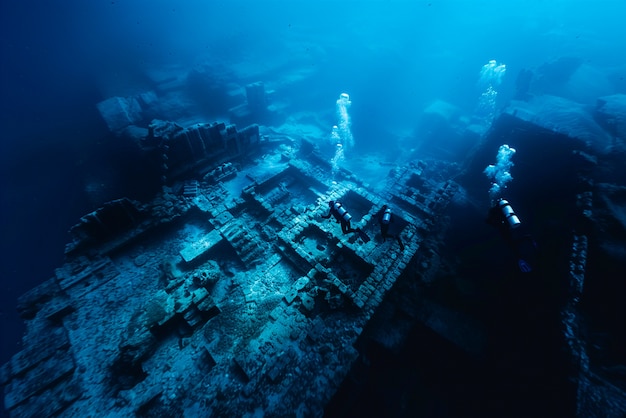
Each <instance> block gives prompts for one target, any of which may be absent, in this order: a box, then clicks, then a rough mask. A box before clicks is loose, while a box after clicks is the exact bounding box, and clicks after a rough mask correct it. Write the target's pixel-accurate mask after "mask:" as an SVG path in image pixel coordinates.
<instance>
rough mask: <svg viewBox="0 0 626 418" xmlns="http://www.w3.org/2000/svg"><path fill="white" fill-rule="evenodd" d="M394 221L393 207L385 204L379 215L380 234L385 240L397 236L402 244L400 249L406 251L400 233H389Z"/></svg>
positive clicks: (397, 239)
mask: <svg viewBox="0 0 626 418" xmlns="http://www.w3.org/2000/svg"><path fill="white" fill-rule="evenodd" d="M392 222H393V218H392V217H391V209H390V208H389V207H388V206H387V205H383V207H382V209H381V211H380V216H379V217H378V223H379V224H380V235H381V236H382V237H383V242H385V241H386V240H387V238H395V239H396V241H398V244H399V245H400V249H401V250H402V251H404V244H403V243H402V240H401V239H400V234H398V235H392V234H390V233H389V226H390V225H391V223H392Z"/></svg>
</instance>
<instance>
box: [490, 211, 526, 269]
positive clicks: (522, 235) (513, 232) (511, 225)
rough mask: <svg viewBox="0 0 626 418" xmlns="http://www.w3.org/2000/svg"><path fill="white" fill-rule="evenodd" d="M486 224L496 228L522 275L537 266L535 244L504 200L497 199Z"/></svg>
mask: <svg viewBox="0 0 626 418" xmlns="http://www.w3.org/2000/svg"><path fill="white" fill-rule="evenodd" d="M487 223H489V224H490V225H493V226H494V227H496V228H497V229H498V230H499V231H500V234H501V235H502V237H503V238H504V239H505V241H507V243H508V244H509V246H510V247H511V248H512V249H513V251H514V252H515V256H516V257H517V266H518V267H519V269H520V271H521V272H522V273H530V272H533V271H534V270H535V269H536V266H537V244H536V243H535V240H533V238H532V237H531V235H530V233H529V232H528V231H527V230H526V227H525V226H524V225H523V224H522V222H521V221H520V219H519V218H518V217H517V215H516V214H515V212H514V211H513V207H511V204H510V203H509V202H508V200H506V199H498V200H497V201H496V204H495V205H494V206H493V207H492V208H491V209H490V210H489V215H488V216H487Z"/></svg>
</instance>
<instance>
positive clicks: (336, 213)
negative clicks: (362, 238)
mask: <svg viewBox="0 0 626 418" xmlns="http://www.w3.org/2000/svg"><path fill="white" fill-rule="evenodd" d="M328 206H329V208H330V210H329V211H328V215H326V216H324V215H322V218H324V219H328V218H330V217H331V215H332V216H333V217H334V218H335V220H336V221H337V222H339V223H341V232H343V233H344V234H348V233H350V232H360V231H361V229H360V228H357V229H353V228H352V226H351V224H350V220H351V219H352V215H350V214H349V213H348V211H347V210H346V209H345V208H344V207H343V206H342V205H341V203H339V202H335V201H334V200H331V201H330V202H328Z"/></svg>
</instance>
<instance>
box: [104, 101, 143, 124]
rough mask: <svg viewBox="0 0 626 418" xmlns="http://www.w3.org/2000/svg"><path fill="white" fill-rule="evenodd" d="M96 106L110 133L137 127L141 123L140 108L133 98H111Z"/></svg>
mask: <svg viewBox="0 0 626 418" xmlns="http://www.w3.org/2000/svg"><path fill="white" fill-rule="evenodd" d="M96 106H97V108H98V111H99V112H100V115H101V116H102V119H104V121H105V123H106V124H107V127H108V128H109V130H110V131H111V132H117V131H120V130H122V129H124V128H125V127H127V126H129V125H138V124H139V122H140V121H141V106H140V104H139V102H138V101H137V100H136V99H135V98H133V97H130V98H126V97H111V98H109V99H106V100H103V101H101V102H100V103H98V104H97V105H96Z"/></svg>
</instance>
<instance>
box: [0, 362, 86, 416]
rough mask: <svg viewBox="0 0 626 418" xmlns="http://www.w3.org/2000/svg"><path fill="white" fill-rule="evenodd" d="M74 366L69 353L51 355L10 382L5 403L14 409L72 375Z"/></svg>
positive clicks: (7, 406) (6, 390)
mask: <svg viewBox="0 0 626 418" xmlns="http://www.w3.org/2000/svg"><path fill="white" fill-rule="evenodd" d="M74 367H75V366H74V359H73V358H72V357H71V356H70V355H68V354H67V353H59V354H57V355H56V356H53V357H51V358H50V359H48V360H46V361H44V362H42V363H40V364H39V366H38V367H36V368H34V369H32V370H31V371H30V372H29V373H26V374H25V375H24V376H22V377H20V378H16V379H13V380H12V381H11V382H9V384H8V385H7V387H6V389H5V397H4V405H5V406H6V408H7V409H9V410H10V409H13V408H14V407H15V406H16V405H19V404H20V403H22V402H24V401H25V400H27V399H28V398H30V397H31V396H33V395H35V394H37V393H41V392H42V391H44V390H46V389H48V388H50V387H51V386H53V385H54V384H56V383H58V382H59V381H60V380H61V379H62V378H64V377H66V376H68V375H70V374H71V373H72V372H73V371H74Z"/></svg>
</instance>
